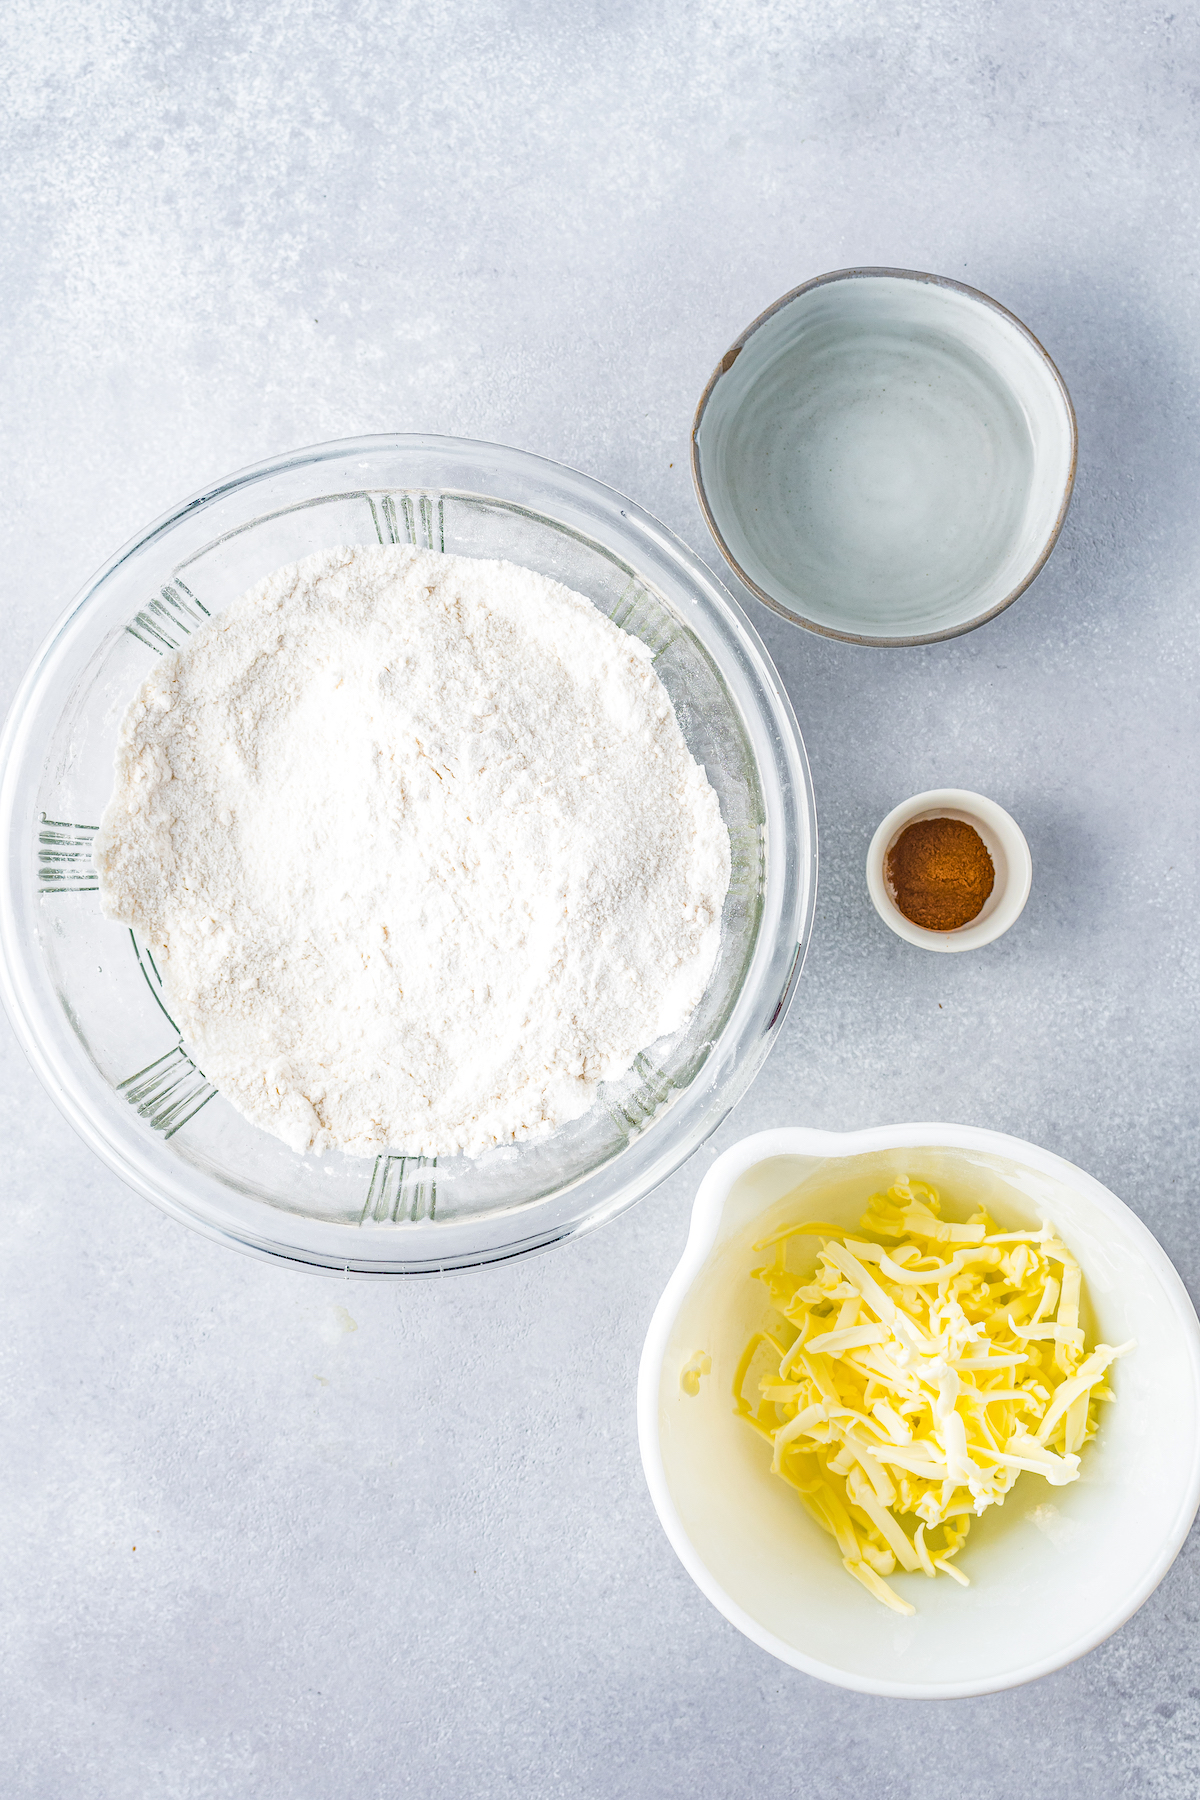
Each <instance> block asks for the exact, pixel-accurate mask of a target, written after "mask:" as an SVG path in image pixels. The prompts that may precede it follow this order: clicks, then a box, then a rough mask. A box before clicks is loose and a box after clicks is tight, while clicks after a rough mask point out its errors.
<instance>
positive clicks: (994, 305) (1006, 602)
mask: <svg viewBox="0 0 1200 1800" xmlns="http://www.w3.org/2000/svg"><path fill="white" fill-rule="evenodd" d="M879 276H890V277H892V278H893V279H897V280H900V281H923V282H927V283H928V284H929V285H930V286H932V287H942V288H953V289H954V290H955V292H957V293H960V294H967V295H969V296H970V298H971V299H972V300H978V301H981V302H982V304H983V305H984V306H987V307H990V308H991V310H992V311H993V312H997V313H999V314H1000V315H1001V317H1002V318H1005V319H1007V320H1008V321H1009V322H1010V324H1013V325H1015V326H1016V328H1017V330H1018V331H1019V332H1020V333H1021V335H1022V336H1023V337H1024V338H1026V339H1028V341H1029V343H1030V344H1032V346H1033V348H1034V349H1035V350H1036V351H1037V353H1038V355H1039V356H1040V357H1041V359H1042V361H1043V362H1044V363H1045V365H1046V368H1047V369H1048V371H1049V373H1050V376H1051V378H1052V380H1053V382H1054V384H1055V386H1056V387H1057V388H1058V391H1059V393H1060V394H1061V395H1062V398H1063V403H1064V405H1065V406H1066V409H1067V418H1068V420H1069V422H1070V427H1071V461H1070V466H1069V468H1068V470H1067V479H1066V484H1065V486H1064V488H1063V497H1062V502H1061V504H1060V506H1059V509H1058V514H1057V516H1056V518H1055V520H1054V524H1053V525H1052V527H1051V529H1050V534H1049V536H1048V537H1047V539H1046V542H1045V543H1044V544H1043V546H1042V551H1041V555H1040V556H1039V557H1038V559H1037V561H1036V562H1035V563H1034V565H1033V567H1032V568H1031V569H1030V570H1029V573H1028V574H1027V575H1026V576H1025V577H1024V579H1023V580H1021V581H1020V582H1018V584H1017V586H1016V587H1015V588H1013V589H1012V591H1011V593H1008V594H1006V595H1005V596H1004V598H1003V600H1001V601H999V602H998V603H997V604H996V605H995V606H992V607H989V608H988V610H987V612H983V613H980V614H979V616H978V618H975V619H968V620H967V622H966V623H965V624H963V625H955V626H952V627H951V628H950V630H948V631H928V632H922V633H920V634H919V635H918V636H916V637H873V636H872V637H867V636H864V635H863V634H862V633H861V632H855V631H835V630H834V629H833V628H832V626H829V625H818V624H817V622H816V620H815V619H806V618H805V617H804V614H803V613H798V612H794V611H793V610H792V609H791V607H789V606H784V604H783V603H782V601H780V600H777V599H775V597H774V596H773V595H771V594H768V593H767V592H766V591H765V589H763V588H761V587H759V585H758V583H757V582H756V581H753V580H752V579H751V578H750V576H749V575H748V574H747V573H746V571H745V569H743V567H742V565H741V564H740V563H739V562H738V560H737V558H736V557H735V556H734V554H733V552H732V550H731V549H730V548H729V545H728V544H727V543H726V542H725V539H724V537H723V536H722V533H721V528H720V526H719V525H718V524H717V521H716V519H715V518H714V516H713V511H712V508H711V507H710V506H709V503H708V495H707V494H706V492H705V488H704V478H703V476H702V475H701V472H700V424H701V421H702V419H703V418H704V410H705V408H706V407H707V405H708V402H709V400H710V398H711V397H712V393H713V390H714V389H715V387H716V385H717V383H718V381H720V379H721V377H722V375H727V374H728V373H729V371H730V369H732V367H733V365H734V363H735V362H736V361H737V359H738V357H739V356H740V355H741V353H742V351H743V349H744V348H745V346H746V344H747V343H748V342H749V340H750V339H751V338H752V337H753V336H754V333H755V332H756V331H758V330H759V328H760V327H761V326H763V325H765V324H766V322H767V320H768V319H771V318H774V316H775V314H776V313H777V312H780V311H781V310H782V309H783V308H784V307H785V306H790V305H791V303H792V301H793V300H798V299H799V297H800V295H801V294H807V293H809V292H810V291H811V289H813V288H819V287H825V286H827V285H828V284H829V283H830V282H834V281H863V280H867V279H874V278H878V277H879ZM1078 455H1079V430H1078V426H1077V424H1076V421H1075V408H1074V406H1073V405H1072V404H1071V396H1070V394H1069V393H1068V392H1067V384H1066V382H1065V381H1064V380H1063V378H1062V376H1061V375H1060V374H1059V372H1058V369H1057V367H1056V366H1055V364H1054V361H1053V359H1052V358H1051V356H1050V355H1049V353H1048V352H1047V350H1046V348H1045V346H1044V345H1043V344H1042V343H1040V342H1039V341H1038V339H1037V338H1036V337H1034V335H1033V333H1032V331H1030V329H1029V327H1028V325H1026V324H1024V323H1023V322H1022V320H1020V319H1018V317H1017V315H1016V313H1013V312H1009V310H1008V308H1007V306H1001V304H1000V302H999V301H998V300H993V299H992V297H991V295H990V294H985V293H983V292H981V290H980V289H979V288H973V287H968V286H967V284H966V283H965V282H963V281H952V280H951V278H950V277H949V276H948V275H927V274H924V273H922V271H921V270H919V269H875V268H870V269H867V268H864V269H833V270H831V271H830V273H829V274H827V275H816V276H814V277H813V279H812V280H811V281H802V282H801V283H800V286H799V287H795V288H793V289H792V290H791V292H790V293H787V294H784V295H783V296H782V298H781V299H779V300H776V301H775V303H774V304H773V305H772V306H768V308H767V310H766V311H765V312H762V313H759V315H758V317H757V319H755V320H754V321H753V322H752V323H751V324H749V325H747V327H746V329H745V331H743V332H742V334H741V336H740V337H738V338H735V339H734V341H733V343H732V344H731V345H730V347H729V349H728V350H727V351H726V352H725V354H724V356H723V357H722V358H721V360H720V362H719V363H718V364H717V366H716V368H715V369H714V370H713V372H712V374H711V375H710V376H709V378H708V383H707V385H706V386H705V389H704V392H703V393H702V394H701V396H700V399H699V402H698V404H697V406H696V412H695V417H694V418H693V420H692V480H693V482H694V483H695V488H696V498H697V500H698V501H699V503H700V511H701V512H702V513H703V514H704V522H705V524H706V525H707V526H708V529H709V531H710V532H711V533H712V536H713V539H714V542H715V543H716V546H717V549H718V550H719V551H720V552H721V555H722V556H723V557H724V558H725V561H726V562H727V563H728V564H729V566H730V568H731V569H732V570H733V572H734V574H735V575H736V576H737V578H738V580H739V581H740V582H741V583H742V584H743V586H745V587H747V588H749V590H750V592H751V593H752V594H754V595H756V596H757V598H758V599H759V600H761V601H762V602H763V605H764V606H769V607H770V608H771V611H772V612H777V613H778V614H779V616H780V617H781V618H783V619H787V620H789V621H790V622H791V623H792V624H793V625H803V626H804V627H805V628H806V630H808V631H816V632H819V633H820V635H821V636H822V637H828V638H838V639H840V640H841V642H842V643H846V644H874V645H878V646H879V647H880V648H883V649H888V648H902V647H907V646H911V645H915V644H939V643H941V642H943V640H944V639H946V638H953V637H961V636H962V635H963V633H964V632H967V631H974V630H976V628H977V627H978V626H980V625H986V624H987V622H988V620H989V619H994V618H995V617H996V615H997V613H1002V612H1003V611H1004V609H1005V607H1006V606H1011V605H1012V603H1013V601H1014V600H1015V599H1017V597H1018V596H1019V595H1021V594H1023V593H1024V592H1025V589H1026V588H1027V587H1028V586H1029V585H1030V583H1031V582H1033V581H1035V580H1036V579H1037V577H1038V576H1039V575H1040V574H1041V572H1042V570H1043V569H1044V568H1045V566H1046V560H1047V558H1048V557H1049V555H1050V552H1051V551H1052V550H1053V548H1054V546H1055V544H1056V543H1057V542H1058V534H1059V532H1060V531H1061V530H1062V527H1063V520H1064V519H1065V518H1066V516H1067V508H1068V507H1069V506H1070V504H1071V495H1072V492H1073V491H1074V487H1075V466H1076V462H1077V460H1078Z"/></svg>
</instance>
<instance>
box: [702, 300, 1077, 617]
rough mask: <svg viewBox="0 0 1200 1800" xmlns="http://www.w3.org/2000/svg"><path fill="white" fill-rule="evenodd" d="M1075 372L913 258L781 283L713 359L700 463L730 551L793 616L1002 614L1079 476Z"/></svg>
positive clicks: (712, 520) (1025, 581) (989, 306)
mask: <svg viewBox="0 0 1200 1800" xmlns="http://www.w3.org/2000/svg"><path fill="white" fill-rule="evenodd" d="M1075 457H1076V426H1075V414H1074V409H1073V408H1072V405H1071V399H1070V396H1069V394H1068V393H1067V389H1066V386H1065V384H1064V382H1063V379H1062V376H1061V375H1060V374H1059V372H1058V370H1057V369H1056V368H1055V366H1054V364H1053V363H1052V362H1051V360H1050V358H1049V356H1048V355H1047V354H1046V351H1045V350H1044V349H1043V348H1042V346H1041V344H1039V342H1038V341H1037V339H1036V338H1035V337H1034V335H1033V333H1032V332H1031V331H1029V330H1028V328H1027V327H1026V326H1024V325H1023V324H1022V323H1021V321H1020V320H1019V319H1017V318H1016V317H1015V316H1014V315H1013V314H1012V313H1010V312H1009V311H1008V310H1007V308H1005V307H1003V306H1001V305H999V304H998V302H997V301H995V300H992V299H990V298H989V296H988V295H986V294H982V293H980V292H979V291H978V290H977V289H975V288H970V287H966V286H964V285H963V284H962V283H961V282H957V281H951V280H949V279H948V278H946V277H944V276H939V275H927V274H923V273H921V272H919V271H916V270H912V269H840V270H837V271H836V272H834V273H832V274H829V275H821V276H818V277H817V278H816V279H815V280H813V281H807V282H805V283H804V284H803V285H802V286H801V287H798V288H795V289H793V291H792V292H791V293H790V294H785V295H784V297H783V298H782V299H781V300H778V301H776V303H775V305H774V306H772V307H769V308H768V310H767V311H766V312H765V313H763V314H762V315H761V316H760V317H759V318H757V319H755V321H754V323H753V324H752V325H750V326H749V327H748V328H747V329H746V330H745V331H744V332H743V333H742V335H741V336H740V337H739V338H738V339H737V340H736V342H735V343H734V344H733V345H732V346H731V348H730V349H729V350H728V351H726V353H725V355H724V356H723V357H722V359H721V361H720V363H719V364H718V365H717V367H716V369H715V370H714V371H713V374H712V376H711V377H710V379H709V382H708V385H707V387H706V388H705V390H704V393H703V394H702V395H701V398H700V402H699V405H698V406H697V408H696V417H695V422H694V425H693V428H692V474H693V477H694V479H695V484H696V493H697V496H698V498H699V501H700V507H701V510H702V511H703V513H704V516H705V519H706V520H707V523H708V526H709V529H710V530H711V532H712V534H713V536H714V538H715V539H716V542H717V545H718V548H719V549H720V551H721V553H722V555H723V556H724V557H725V558H726V560H727V561H728V562H729V564H730V565H731V567H732V568H733V569H734V570H735V571H736V573H737V574H738V576H739V577H740V578H741V580H742V581H744V582H745V584H746V586H747V587H749V588H750V589H751V591H752V592H753V593H755V594H757V596H758V598H759V599H760V600H762V601H764V602H765V603H766V604H767V605H768V606H770V607H773V608H774V610H775V611H776V612H778V613H781V614H782V615H783V617H784V618H786V619H790V620H792V621H793V623H795V624H798V625H806V626H808V627H810V629H812V630H814V631H819V632H822V633H824V634H825V635H826V636H829V637H837V638H845V639H848V640H849V641H851V642H853V643H860V644H921V643H931V642H935V641H937V640H938V639H940V638H948V637H955V636H957V635H958V634H959V633H960V632H963V631H970V630H972V629H973V628H974V627H975V626H977V625H981V624H983V623H984V621H985V620H987V619H990V618H994V617H995V615H996V614H997V613H998V612H1001V611H1002V610H1003V609H1004V607H1006V606H1008V605H1010V604H1011V602H1012V601H1013V600H1015V599H1016V598H1017V596H1018V594H1021V593H1023V592H1024V590H1025V589H1026V588H1027V587H1028V586H1029V584H1030V582H1031V581H1032V580H1033V579H1034V577H1035V576H1036V575H1037V573H1038V572H1039V570H1040V569H1041V568H1042V566H1043V564H1044V563H1045V561H1046V558H1047V557H1048V556H1049V554H1050V552H1051V550H1052V549H1053V547H1054V544H1055V541H1056V540H1057V538H1058V534H1059V531H1060V530H1061V528H1062V523H1063V520H1064V518H1065V517H1066V512H1067V507H1068V505H1069V503H1070V498H1071V489H1072V486H1073V483H1074V479H1075Z"/></svg>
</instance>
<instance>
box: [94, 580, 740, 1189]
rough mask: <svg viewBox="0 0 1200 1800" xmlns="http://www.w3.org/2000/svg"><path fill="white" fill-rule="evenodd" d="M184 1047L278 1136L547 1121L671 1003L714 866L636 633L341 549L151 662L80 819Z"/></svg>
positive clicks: (480, 1133) (720, 845) (706, 963)
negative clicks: (93, 825) (90, 828)
mask: <svg viewBox="0 0 1200 1800" xmlns="http://www.w3.org/2000/svg"><path fill="white" fill-rule="evenodd" d="M97 855H98V862H99V868H100V892H101V903H102V905H103V907H104V911H105V912H106V914H107V915H108V916H109V917H110V918H115V919H120V920H122V921H123V922H124V923H126V924H130V925H133V926H134V927H135V928H136V929H137V930H139V931H140V932H142V933H143V934H144V935H145V937H146V938H147V939H148V940H149V942H150V943H151V944H152V945H153V947H154V950H155V954H156V956H157V955H159V954H160V953H161V962H160V967H161V970H162V976H163V984H164V989H165V996H166V1000H167V1004H168V1006H169V1007H170V1010H171V1012H172V1014H173V1016H174V1018H175V1020H176V1022H177V1023H178V1024H179V1026H180V1027H181V1029H182V1031H183V1035H184V1038H185V1040H186V1042H187V1044H188V1046H189V1048H190V1050H191V1053H192V1055H193V1056H194V1057H195V1059H196V1061H197V1063H198V1064H199V1066H200V1067H201V1068H202V1069H203V1070H204V1072H205V1074H206V1075H207V1076H208V1078H209V1080H210V1081H213V1082H215V1083H216V1085H217V1087H218V1088H220V1090H221V1092H222V1093H223V1094H224V1095H225V1096H226V1098H227V1099H229V1100H230V1101H231V1102H232V1103H233V1105H234V1106H236V1107H237V1109H238V1110H239V1112H242V1113H244V1114H245V1116H246V1117H247V1118H249V1119H252V1120H253V1121H254V1122H255V1124H258V1125H261V1126H263V1127H264V1128H265V1129H266V1130H268V1131H272V1132H274V1133H275V1134H276V1135H277V1136H279V1137H281V1138H282V1139H283V1140H284V1141H285V1142H286V1143H288V1144H290V1145H291V1146H292V1147H293V1148H294V1149H297V1150H306V1149H315V1150H326V1149H333V1148H337V1149H342V1150H347V1151H350V1152H353V1153H358V1154H375V1153H376V1152H377V1151H379V1150H380V1149H383V1148H385V1147H390V1148H393V1149H403V1150H406V1151H408V1152H410V1153H418V1152H419V1153H423V1154H425V1155H434V1154H438V1153H440V1154H443V1155H444V1154H449V1153H451V1152H454V1151H465V1152H467V1153H468V1154H471V1155H476V1154H479V1153H480V1152H482V1151H483V1150H486V1149H488V1148H489V1147H490V1146H492V1145H494V1144H500V1143H511V1142H512V1141H514V1140H515V1139H519V1138H526V1137H530V1136H536V1135H540V1134H543V1133H547V1132H550V1131H552V1130H553V1129H554V1128H555V1127H556V1126H558V1125H560V1124H562V1123H564V1122H565V1121H566V1120H568V1119H573V1118H576V1117H578V1116H579V1115H580V1114H581V1113H583V1112H585V1111H586V1110H587V1108H588V1107H589V1106H590V1105H591V1104H592V1101H593V1100H594V1098H595V1091H596V1086H597V1084H598V1083H599V1082H600V1081H603V1080H606V1079H609V1078H612V1077H615V1076H619V1075H621V1074H623V1073H624V1072H625V1071H626V1070H627V1069H628V1068H629V1066H630V1064H631V1063H632V1061H633V1058H634V1056H635V1055H636V1054H637V1052H638V1051H639V1050H641V1049H643V1048H645V1046H647V1045H648V1044H650V1043H652V1042H653V1041H654V1040H655V1039H656V1038H658V1037H660V1036H661V1035H663V1034H664V1033H666V1032H671V1031H675V1030H677V1029H678V1028H679V1027H680V1026H681V1025H683V1024H684V1023H685V1022H686V1020H687V1018H688V1017H689V1015H690V1014H691V1012H692V1011H693V1009H694V1008H695V1006H696V1003H697V1001H698V1000H699V998H700V996H701V994H702V993H703V991H704V988H705V985H706V983H707V980H708V977H709V974H710V973H711V970H712V967H713V963H714V961H715V958H716V952H717V945H718V936H719V921H720V916H721V908H722V905H723V903H724V899H725V892H726V889H727V887H728V885H729V838H728V833H727V832H726V830H725V826H724V824H723V823H722V820H721V815H720V809H719V807H718V803H717V797H716V795H715V794H714V793H713V790H712V788H711V787H710V786H709V784H708V782H707V780H706V778H705V774H704V771H703V769H702V768H700V767H699V765H698V764H697V763H695V762H694V761H693V760H692V758H691V756H690V755H689V753H688V750H687V747H686V745H685V743H684V740H683V735H682V733H681V732H680V729H679V725H678V723H677V721H676V719H675V714H674V712H673V710H672V708H671V703H670V700H669V699H668V697H667V693H666V690H665V688H664V687H663V686H662V683H661V682H660V681H659V679H658V677H657V676H656V675H655V673H654V670H653V668H652V666H651V660H650V653H649V651H648V650H647V649H646V648H645V646H644V645H643V644H641V643H640V642H639V641H638V640H637V639H636V638H633V637H630V636H628V635H627V634H626V633H624V632H622V631H620V630H619V629H618V628H617V627H616V626H615V625H613V624H612V623H611V621H609V620H608V619H605V618H604V617H603V616H602V615H601V614H600V613H599V612H597V611H596V609H595V608H594V607H593V606H592V605H591V604H590V602H589V601H587V600H586V599H584V598H583V597H582V596H581V595H579V594H575V593H573V592H572V591H571V590H570V589H569V588H565V587H562V586H560V585H559V584H558V583H557V582H553V581H549V580H547V579H546V578H544V577H543V576H540V575H536V574H534V573H532V572H531V571H530V570H528V569H521V568H517V567H515V566H514V565H513V564H511V563H501V562H483V561H476V560H474V559H473V558H468V557H462V556H442V555H437V554H434V553H433V552H430V551H420V550H410V549H407V548H395V549H393V548H390V547H389V548H384V549H340V550H331V551H327V552H323V553H321V554H319V555H317V556H312V557H309V558H308V559H307V560H306V561H304V562H301V563H296V564H293V565H292V566H290V567H288V568H285V569H280V570H278V571H277V572H276V573H275V574H274V575H271V576H269V577H268V578H267V579H266V580H265V581H262V582H260V583H259V584H258V585H257V586H256V587H254V588H252V589H251V590H250V591H249V592H248V593H247V594H244V595H243V596H242V598H241V599H240V600H238V601H237V602H236V603H235V604H234V605H233V606H231V607H230V608H229V609H228V611H226V612H224V613H221V614H220V615H219V616H218V617H217V618H215V619H214V620H213V621H212V623H211V624H209V625H206V626H205V627H204V628H203V629H202V630H201V631H199V632H198V633H197V634H196V636H195V637H193V638H192V639H191V640H190V641H189V642H188V644H187V645H186V647H185V648H184V649H183V650H181V651H179V652H177V653H176V654H175V655H172V656H168V657H165V658H164V659H163V661H162V663H161V664H160V665H159V667H158V668H156V669H155V671H154V673H153V675H151V676H150V677H149V679H148V680H147V681H146V682H145V683H144V684H143V686H142V688H141V690H140V692H139V693H138V695H137V697H136V698H135V699H134V700H133V702H132V703H131V705H130V707H129V709H128V711H127V713H126V715H125V718H124V720H123V722H122V725H121V731H120V737H119V741H118V748H117V774H116V786H115V789H114V793H113V797H112V800H111V801H110V803H109V806H108V809H107V811H106V812H105V815H104V820H103V824H102V827H101V830H100V834H99V842H98V847H97Z"/></svg>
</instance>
